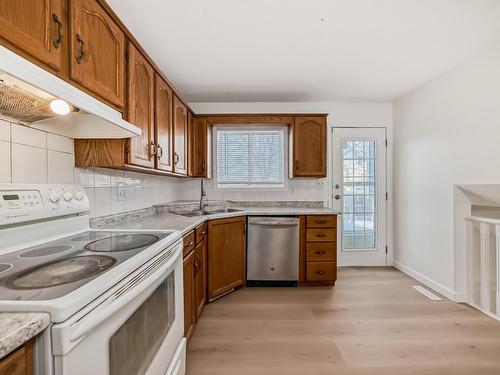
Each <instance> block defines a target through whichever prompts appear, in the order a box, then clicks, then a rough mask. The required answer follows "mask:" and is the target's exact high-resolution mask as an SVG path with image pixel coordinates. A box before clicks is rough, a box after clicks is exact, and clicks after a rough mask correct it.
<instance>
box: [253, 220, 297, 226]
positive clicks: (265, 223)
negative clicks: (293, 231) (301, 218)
mask: <svg viewBox="0 0 500 375" xmlns="http://www.w3.org/2000/svg"><path fill="white" fill-rule="evenodd" d="M249 224H250V225H262V226H269V227H295V226H297V225H299V223H281V222H279V221H255V222H253V223H249Z"/></svg>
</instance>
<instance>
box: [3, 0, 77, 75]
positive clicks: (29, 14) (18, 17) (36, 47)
mask: <svg viewBox="0 0 500 375" xmlns="http://www.w3.org/2000/svg"><path fill="white" fill-rule="evenodd" d="M64 21H65V17H64V15H63V7H62V0H1V1H0V40H1V43H2V44H4V45H5V46H6V47H8V48H11V49H13V50H14V51H15V52H17V53H19V54H21V55H22V56H23V57H27V58H28V59H29V60H31V61H33V62H35V63H37V64H38V62H41V63H42V64H38V65H41V66H42V67H44V68H46V67H49V68H51V69H52V70H55V71H56V72H59V71H60V69H61V63H62V53H61V50H62V46H63V43H66V41H67V39H66V35H65V32H66V29H65V27H66V25H65V24H64V23H65V22H64ZM26 54H27V55H28V56H26Z"/></svg>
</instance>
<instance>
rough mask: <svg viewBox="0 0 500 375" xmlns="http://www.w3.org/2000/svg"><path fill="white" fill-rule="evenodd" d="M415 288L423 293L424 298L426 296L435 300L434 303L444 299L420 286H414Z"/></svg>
mask: <svg viewBox="0 0 500 375" xmlns="http://www.w3.org/2000/svg"><path fill="white" fill-rule="evenodd" d="M413 288H414V289H415V290H416V291H418V292H420V293H422V294H423V295H424V296H426V297H427V298H429V299H431V300H433V301H442V300H443V299H442V298H441V297H439V296H437V295H435V294H434V293H432V292H431V291H430V290H427V289H425V288H424V287H423V286H420V285H413Z"/></svg>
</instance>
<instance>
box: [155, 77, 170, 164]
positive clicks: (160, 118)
mask: <svg viewBox="0 0 500 375" xmlns="http://www.w3.org/2000/svg"><path fill="white" fill-rule="evenodd" d="M172 109H173V93H172V89H171V88H170V87H169V86H168V84H167V83H166V82H165V81H164V80H163V79H162V78H161V77H160V76H159V75H158V74H156V75H155V128H156V145H157V154H156V169H161V170H162V171H167V172H173V170H174V163H173V152H172V133H173V126H172V120H173V116H172Z"/></svg>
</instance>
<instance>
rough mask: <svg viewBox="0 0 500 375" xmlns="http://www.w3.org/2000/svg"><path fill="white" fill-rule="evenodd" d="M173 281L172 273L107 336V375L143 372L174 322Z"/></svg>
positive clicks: (132, 374)
mask: <svg viewBox="0 0 500 375" xmlns="http://www.w3.org/2000/svg"><path fill="white" fill-rule="evenodd" d="M174 282H175V276H174V272H172V273H171V274H170V275H169V276H168V277H167V279H166V280H165V281H164V282H163V283H162V284H161V285H160V286H159V287H158V288H157V289H156V290H155V291H154V292H153V294H151V296H149V298H148V299H147V300H146V301H144V303H143V304H142V305H141V306H140V307H139V308H138V309H137V310H136V311H135V312H134V313H133V314H132V315H131V316H130V318H128V320H127V321H126V322H125V323H124V324H123V325H122V326H121V327H120V328H119V329H118V330H117V331H116V332H115V333H114V334H113V336H111V339H110V340H109V373H110V374H111V375H137V374H144V373H145V372H146V370H147V369H148V367H149V364H150V363H151V361H152V359H153V358H154V356H155V354H156V352H157V351H158V349H159V348H160V345H161V344H162V342H163V340H164V339H165V337H166V336H167V333H168V331H169V330H170V327H171V326H172V324H173V323H174V320H175V287H174Z"/></svg>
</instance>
